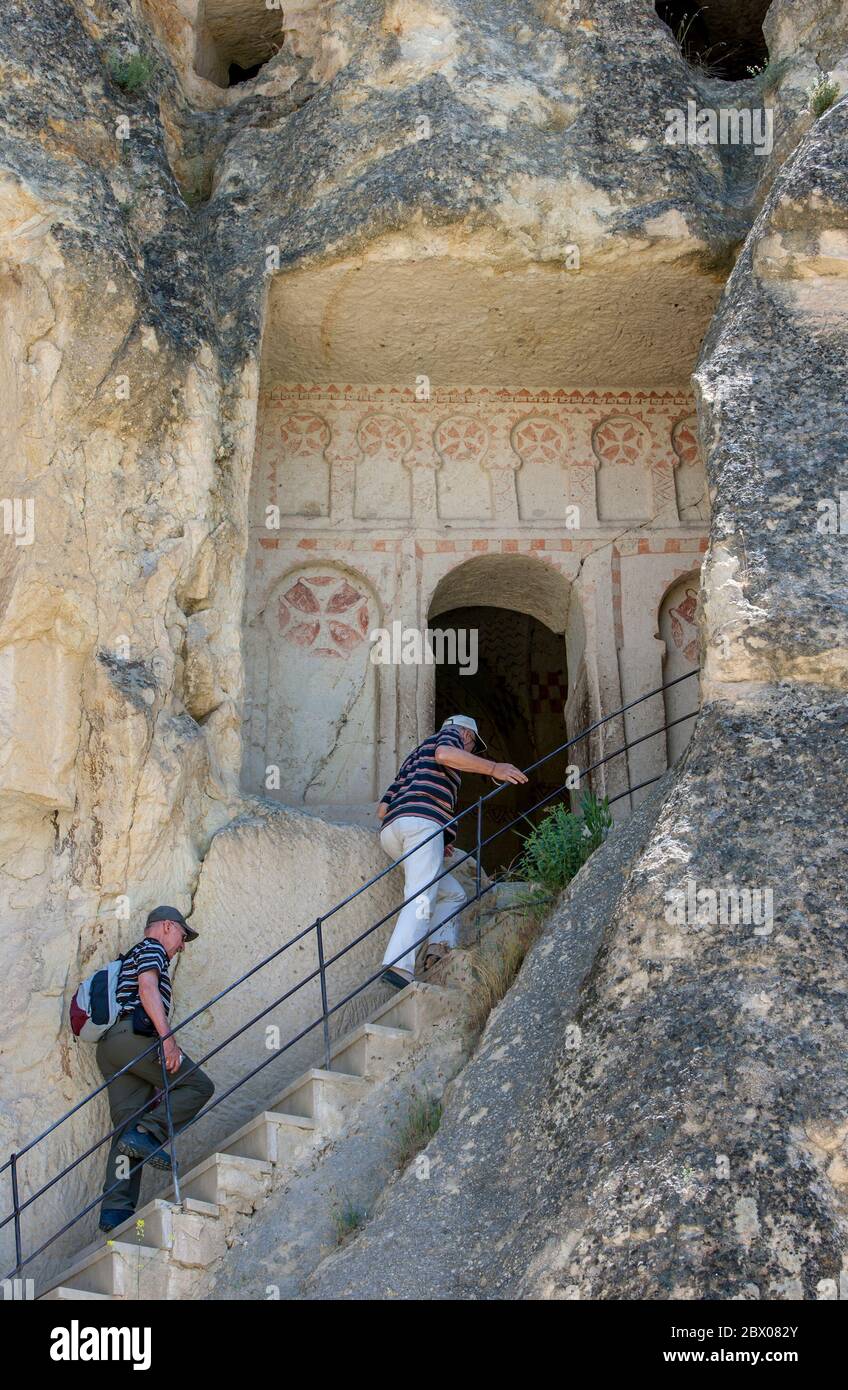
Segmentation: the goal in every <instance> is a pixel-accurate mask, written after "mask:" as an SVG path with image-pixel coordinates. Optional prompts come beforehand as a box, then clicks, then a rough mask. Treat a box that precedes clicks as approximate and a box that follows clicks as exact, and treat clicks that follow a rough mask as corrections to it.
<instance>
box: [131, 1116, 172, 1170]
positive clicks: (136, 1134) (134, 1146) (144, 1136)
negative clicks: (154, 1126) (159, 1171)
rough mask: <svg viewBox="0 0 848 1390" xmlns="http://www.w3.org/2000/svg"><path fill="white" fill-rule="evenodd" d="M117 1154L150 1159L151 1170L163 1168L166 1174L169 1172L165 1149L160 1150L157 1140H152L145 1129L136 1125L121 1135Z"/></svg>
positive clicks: (169, 1163)
mask: <svg viewBox="0 0 848 1390" xmlns="http://www.w3.org/2000/svg"><path fill="white" fill-rule="evenodd" d="M157 1149H158V1150H159V1152H158V1153H157V1152H156V1151H157ZM118 1153H121V1154H126V1155H127V1157H128V1158H142V1159H150V1166H151V1168H164V1169H165V1171H166V1172H168V1173H170V1171H171V1158H170V1155H169V1153H168V1151H167V1149H163V1148H160V1146H159V1141H158V1139H154V1138H153V1135H152V1134H148V1133H147V1130H146V1129H139V1127H138V1125H133V1127H132V1129H128V1130H127V1132H126V1134H122V1135H121V1138H120V1140H119V1141H118ZM151 1154H152V1155H153V1157H152V1158H151Z"/></svg>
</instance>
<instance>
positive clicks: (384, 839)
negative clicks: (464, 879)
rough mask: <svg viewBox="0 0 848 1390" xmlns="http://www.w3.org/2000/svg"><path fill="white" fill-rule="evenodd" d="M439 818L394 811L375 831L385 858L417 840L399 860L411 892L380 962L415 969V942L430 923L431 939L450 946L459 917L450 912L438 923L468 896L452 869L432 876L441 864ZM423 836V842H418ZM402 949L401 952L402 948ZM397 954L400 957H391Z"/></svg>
mask: <svg viewBox="0 0 848 1390" xmlns="http://www.w3.org/2000/svg"><path fill="white" fill-rule="evenodd" d="M437 829H438V822H437V821H432V820H428V819H427V818H426V817H425V816H398V818H397V820H393V821H390V822H389V824H388V825H384V826H383V829H382V830H381V831H380V844H381V845H382V846H383V849H384V850H385V851H386V854H387V855H388V856H389V858H390V859H400V857H401V855H402V854H406V852H407V850H411V849H414V848H415V846H416V845H421V848H420V849H419V850H416V851H415V853H414V854H410V855H409V858H408V859H404V861H403V870H404V893H403V896H404V898H411V899H412V901H411V902H408V903H407V905H406V907H404V908H403V909H402V910H401V912H400V914H399V915H398V919H397V922H396V924H395V929H394V931H393V932H392V938H391V941H390V942H389V944H388V946H387V947H386V954H385V955H384V956H383V964H384V965H389V964H392V963H393V964H394V965H396V966H397V967H398V968H399V969H401V970H408V971H409V973H410V974H411V975H412V974H414V973H415V954H416V951H417V949H418V947H417V945H416V943H417V942H420V940H421V937H422V936H423V935H424V933H425V932H427V931H428V930H429V928H430V927H433V926H435V928H436V930H435V931H433V932H432V934H431V935H430V936H428V937H427V940H428V942H430V941H444V942H445V943H446V944H447V945H448V946H455V945H456V942H457V929H458V926H459V918H458V916H457V917H454V918H453V919H452V921H450V922H448V923H447V925H446V926H444V927H443V926H442V925H441V923H442V922H443V921H444V919H445V918H446V917H449V916H450V914H451V913H452V912H456V910H457V908H459V907H461V906H462V905H463V903H465V902H467V901H468V899H467V897H466V894H465V890H464V889H463V887H462V885H461V884H459V883H457V881H456V879H455V878H454V877H453V875H452V874H446V875H445V877H444V878H443V879H440V880H439V882H438V883H434V882H433V879H434V878H436V876H437V875H438V874H440V873H441V872H442V870H443V869H444V867H445V863H444V861H445V836H444V831H439V833H438V834H434V833H433V832H434V831H435V830H437ZM428 836H431V837H432V838H431V839H430V840H429V842H428V843H427V844H421V841H422V840H426V839H427V837H428ZM401 953H403V954H401ZM397 956H400V960H397V959H395V958H396V957H397Z"/></svg>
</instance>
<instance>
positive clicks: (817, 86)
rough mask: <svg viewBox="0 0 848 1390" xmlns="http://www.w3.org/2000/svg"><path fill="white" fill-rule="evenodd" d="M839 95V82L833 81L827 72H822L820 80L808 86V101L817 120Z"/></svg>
mask: <svg viewBox="0 0 848 1390" xmlns="http://www.w3.org/2000/svg"><path fill="white" fill-rule="evenodd" d="M838 96H839V84H838V83H836V82H832V81H831V80H830V78H829V77H828V76H827V74H826V73H822V74H821V76H820V77H819V80H818V82H814V83H813V84H812V86H810V87H808V88H807V103H808V106H809V109H810V111H811V112H812V114H813V115H814V117H815V118H816V120H818V118H819V116H823V115H824V113H825V111H827V110H829V108H830V107H831V106H832V105H833V103H834V102H835V101H836V98H837V97H838Z"/></svg>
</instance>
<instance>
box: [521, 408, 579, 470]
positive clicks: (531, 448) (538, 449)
mask: <svg viewBox="0 0 848 1390" xmlns="http://www.w3.org/2000/svg"><path fill="white" fill-rule="evenodd" d="M512 447H513V449H514V450H515V452H516V453H517V454H518V457H519V458H520V459H521V462H522V463H524V464H528V463H529V464H534V463H563V462H564V461H565V449H566V437H565V431H564V430H563V428H562V426H561V425H558V424H557V422H556V421H555V420H546V419H544V418H540V417H537V418H536V419H531V420H522V421H521V423H520V424H518V425H516V427H515V429H514V430H513V434H512Z"/></svg>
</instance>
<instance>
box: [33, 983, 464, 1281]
mask: <svg viewBox="0 0 848 1390" xmlns="http://www.w3.org/2000/svg"><path fill="white" fill-rule="evenodd" d="M463 1004H464V998H463V994H462V991H461V990H459V989H446V988H444V987H443V986H440V985H430V984H423V983H420V982H419V981H415V982H414V983H412V984H411V985H409V986H408V987H407V988H406V989H404V990H401V991H399V993H398V994H396V995H395V996H394V997H393V998H391V999H389V1000H387V1001H386V1003H385V1004H382V1005H381V1006H380V1007H379V1008H378V1009H377V1010H376V1011H375V1013H374V1015H373V1017H372V1018H371V1019H369V1020H368V1021H367V1022H365V1023H362V1024H360V1025H359V1027H357V1028H355V1029H353V1030H352V1032H350V1033H348V1034H346V1035H345V1036H344V1037H343V1038H341V1039H340V1040H339V1041H338V1042H337V1043H336V1044H335V1045H334V1047H333V1049H332V1051H331V1054H330V1061H331V1070H330V1071H325V1070H323V1069H322V1068H320V1067H313V1068H311V1069H310V1070H309V1071H307V1072H305V1073H304V1074H303V1075H302V1076H300V1077H298V1079H297V1080H296V1081H294V1082H292V1083H291V1085H289V1086H288V1087H287V1088H286V1090H285V1091H283V1092H282V1094H281V1095H280V1096H279V1097H278V1098H277V1100H276V1101H275V1103H274V1105H273V1106H272V1108H271V1109H269V1110H264V1111H261V1112H260V1113H259V1114H258V1115H256V1116H254V1118H253V1119H252V1120H249V1121H248V1122H247V1123H246V1124H244V1125H242V1126H241V1128H240V1129H238V1130H236V1131H235V1133H234V1134H232V1135H231V1136H230V1137H229V1139H227V1140H225V1142H224V1144H223V1145H222V1146H221V1149H220V1151H218V1152H216V1153H213V1154H210V1155H209V1156H208V1157H207V1158H205V1159H204V1160H203V1161H202V1162H201V1163H199V1164H196V1165H195V1167H194V1168H192V1169H191V1170H190V1171H189V1172H188V1173H186V1174H185V1176H184V1177H182V1178H181V1181H180V1195H181V1197H182V1203H181V1204H177V1203H175V1202H174V1201H172V1200H168V1199H165V1198H161V1197H156V1198H154V1199H153V1200H152V1201H150V1202H148V1203H146V1205H145V1206H144V1207H142V1208H141V1209H140V1210H139V1211H138V1212H136V1213H134V1214H133V1215H132V1216H130V1217H128V1218H127V1220H126V1222H124V1223H123V1225H121V1226H119V1227H116V1229H115V1231H114V1232H113V1233H111V1234H110V1236H108V1237H104V1238H102V1239H101V1240H99V1241H98V1242H96V1243H95V1244H94V1245H92V1246H90V1247H89V1248H88V1249H87V1250H86V1251H84V1252H83V1253H82V1254H81V1255H80V1256H78V1258H77V1259H76V1261H75V1262H74V1263H73V1264H72V1265H71V1266H70V1268H69V1269H67V1270H65V1271H64V1273H63V1274H62V1276H61V1281H59V1282H57V1284H56V1286H55V1287H54V1288H52V1289H50V1290H49V1291H48V1292H46V1293H44V1294H42V1295H41V1298H42V1299H49V1300H51V1301H58V1300H66V1299H76V1298H80V1299H84V1298H119V1299H125V1298H126V1299H129V1298H137V1297H142V1298H151V1299H158V1298H162V1299H164V1298H168V1297H181V1296H183V1294H182V1293H181V1292H180V1291H179V1290H180V1288H181V1285H180V1283H179V1279H180V1278H182V1277H183V1276H184V1275H186V1273H187V1274H188V1275H189V1276H191V1277H194V1276H193V1275H192V1274H191V1272H192V1271H193V1270H197V1269H202V1268H205V1267H206V1266H208V1265H209V1264H211V1263H212V1262H213V1261H214V1260H215V1259H217V1258H218V1256H219V1255H220V1254H222V1253H223V1251H224V1249H225V1248H226V1234H227V1231H228V1229H229V1228H230V1225H231V1222H232V1218H234V1217H235V1216H236V1215H237V1214H243V1215H249V1214H251V1213H252V1212H253V1211H254V1210H255V1209H256V1207H257V1206H258V1205H259V1203H260V1202H261V1201H263V1199H264V1198H265V1196H266V1195H267V1193H268V1192H269V1190H270V1188H271V1184H272V1178H273V1170H274V1168H275V1167H279V1166H280V1165H281V1164H285V1163H287V1162H291V1161H292V1160H294V1159H296V1158H297V1157H298V1156H299V1154H301V1153H303V1152H304V1151H305V1150H306V1149H307V1148H309V1147H310V1146H311V1145H312V1144H314V1143H315V1142H316V1140H318V1139H320V1138H323V1137H325V1136H330V1135H332V1134H334V1133H336V1132H338V1130H340V1129H341V1128H342V1126H343V1124H344V1121H345V1116H346V1114H347V1112H348V1111H349V1110H350V1109H351V1107H353V1106H355V1105H357V1104H358V1103H359V1101H361V1100H362V1099H363V1097H364V1096H365V1095H366V1094H367V1092H368V1091H369V1089H370V1088H371V1085H372V1084H373V1082H374V1081H376V1080H378V1079H381V1078H382V1077H384V1076H386V1075H388V1074H390V1073H391V1072H392V1071H393V1070H394V1069H395V1068H396V1067H397V1065H398V1063H399V1062H400V1061H401V1060H402V1059H403V1056H404V1055H405V1053H406V1052H407V1051H408V1049H409V1048H410V1046H411V1044H412V1042H413V1040H414V1039H415V1037H416V1036H418V1035H419V1034H420V1032H421V1031H422V1029H423V1028H425V1027H426V1025H427V1024H428V1023H432V1022H434V1021H436V1020H438V1019H441V1018H445V1017H451V1016H456V1015H457V1014H458V1013H459V1012H460V1011H461V1010H462V1008H463ZM177 1266H178V1267H179V1270H178V1278H177V1282H176V1283H175V1282H174V1280H173V1279H171V1280H169V1269H171V1268H172V1267H177ZM189 1287H190V1286H189ZM174 1288H176V1289H177V1290H178V1291H177V1292H176V1293H174V1292H173V1290H174ZM187 1296H191V1294H190V1292H189V1294H188V1295H187Z"/></svg>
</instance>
